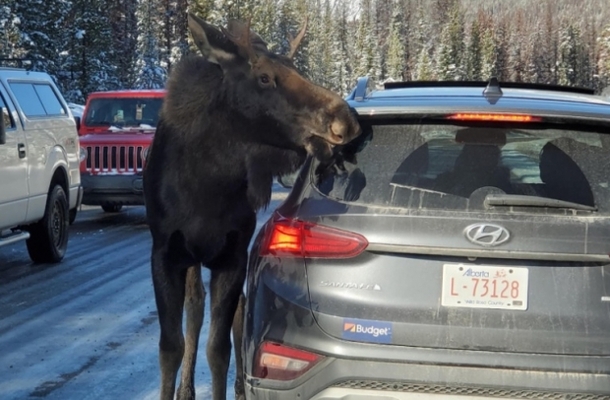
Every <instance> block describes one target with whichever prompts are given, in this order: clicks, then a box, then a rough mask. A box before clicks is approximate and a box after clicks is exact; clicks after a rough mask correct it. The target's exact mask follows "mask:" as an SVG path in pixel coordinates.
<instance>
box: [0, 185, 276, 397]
mask: <svg viewBox="0 0 610 400" xmlns="http://www.w3.org/2000/svg"><path fill="white" fill-rule="evenodd" d="M285 196H286V191H285V190H284V189H281V188H280V187H277V186H276V187H275V188H274V195H273V201H272V203H271V205H270V207H269V209H268V210H267V211H266V212H260V213H259V224H258V225H259V227H260V226H261V225H262V223H264V221H266V220H267V218H268V217H269V215H270V213H271V212H272V210H273V209H275V207H276V206H277V205H278V204H279V202H280V201H281V200H283V199H284V198H285ZM149 257H150V234H149V231H148V227H147V226H146V224H145V216H144V207H127V208H124V210H123V211H122V212H120V213H117V214H107V213H104V212H102V211H101V209H100V208H99V207H86V208H84V209H83V211H81V212H80V213H79V214H78V217H77V219H76V222H75V223H74V225H72V227H71V233H70V243H69V247H68V252H67V254H66V257H65V259H64V261H63V262H62V263H60V264H58V265H33V264H31V262H30V261H29V258H28V255H27V252H26V250H25V243H17V244H15V245H12V246H7V247H3V248H0V399H2V400H13V399H14V400H23V399H28V398H31V399H35V398H43V399H47V400H56V399H62V400H72V399H78V400H90V399H125V400H132V399H157V398H158V392H157V391H158V386H159V368H158V360H157V341H158V332H159V328H158V323H157V313H156V309H155V304H154V297H153V288H152V281H151V278H150V264H149ZM204 283H205V284H206V285H207V284H208V283H209V274H208V273H207V270H204ZM207 304H209V301H206V305H207ZM208 314H209V313H208V312H207V310H206V319H205V322H204V327H203V330H202V334H201V340H200V347H199V348H200V350H199V355H198V361H199V362H198V365H197V373H196V385H197V396H198V398H200V399H206V398H209V396H210V387H211V386H210V373H209V370H208V367H207V360H206V358H205V341H206V337H207V330H208V326H209V325H208V324H209V318H208V317H209V315H208ZM234 374H235V370H234V366H233V365H232V366H231V370H230V377H229V379H230V382H229V384H228V388H229V390H228V393H227V394H228V398H229V399H233V389H232V388H233V382H232V380H233V379H234V376H235V375H234Z"/></svg>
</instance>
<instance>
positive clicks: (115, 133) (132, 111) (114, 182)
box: [78, 90, 165, 212]
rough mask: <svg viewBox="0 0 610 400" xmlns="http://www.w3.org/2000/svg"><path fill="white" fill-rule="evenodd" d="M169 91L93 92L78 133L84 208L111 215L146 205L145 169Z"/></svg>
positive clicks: (89, 97) (88, 100) (88, 98)
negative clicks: (89, 207)
mask: <svg viewBox="0 0 610 400" xmlns="http://www.w3.org/2000/svg"><path fill="white" fill-rule="evenodd" d="M164 95H165V90H117V91H108V92H94V93H91V94H89V96H88V97H87V104H86V105H85V110H84V112H83V116H82V118H81V120H80V126H79V128H78V134H79V136H80V146H81V152H82V153H83V156H85V155H86V157H85V159H84V160H83V161H82V162H81V165H80V172H81V184H82V186H83V189H84V194H83V204H87V205H99V206H102V208H103V209H104V211H106V212H117V211H120V210H121V208H122V207H123V205H143V204H144V197H143V195H142V168H143V167H144V160H145V158H146V152H147V150H148V146H149V145H150V143H151V142H152V138H153V134H154V133H155V129H156V127H157V121H158V120H159V111H160V110H161V104H162V102H163V97H164Z"/></svg>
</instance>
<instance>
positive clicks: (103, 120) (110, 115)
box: [85, 97, 163, 127]
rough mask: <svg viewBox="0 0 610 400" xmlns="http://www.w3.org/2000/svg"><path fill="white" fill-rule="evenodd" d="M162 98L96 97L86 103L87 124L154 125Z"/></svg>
mask: <svg viewBox="0 0 610 400" xmlns="http://www.w3.org/2000/svg"><path fill="white" fill-rule="evenodd" d="M162 103H163V99H162V98H141V97H140V98H119V97H115V98H97V99H91V101H90V102H89V105H88V110H87V115H86V117H85V125H87V126H107V125H114V126H120V127H123V126H140V125H149V126H151V127H156V126H157V122H158V121H159V111H160V110H161V105H162Z"/></svg>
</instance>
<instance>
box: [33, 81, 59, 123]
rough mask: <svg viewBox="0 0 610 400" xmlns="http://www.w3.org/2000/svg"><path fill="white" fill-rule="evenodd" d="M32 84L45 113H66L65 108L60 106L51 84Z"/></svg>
mask: <svg viewBox="0 0 610 400" xmlns="http://www.w3.org/2000/svg"><path fill="white" fill-rule="evenodd" d="M33 86H34V89H35V90H36V93H37V94H38V98H39V99H40V101H41V103H42V106H43V107H44V109H45V112H46V113H47V115H63V114H66V109H65V108H64V107H63V106H62V104H61V102H60V101H59V99H58V98H57V95H56V94H55V91H53V88H52V87H51V85H46V84H35V85H33Z"/></svg>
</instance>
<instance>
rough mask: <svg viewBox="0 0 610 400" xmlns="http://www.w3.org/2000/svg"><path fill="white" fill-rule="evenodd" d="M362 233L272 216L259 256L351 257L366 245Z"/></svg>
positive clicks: (366, 242) (361, 250)
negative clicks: (273, 217)
mask: <svg viewBox="0 0 610 400" xmlns="http://www.w3.org/2000/svg"><path fill="white" fill-rule="evenodd" d="M368 244H369V243H368V241H367V240H366V238H365V237H364V236H362V235H359V234H357V233H353V232H347V231H343V230H340V229H335V228H330V227H327V226H322V225H316V224H313V223H310V222H304V221H299V220H290V219H273V220H272V221H270V222H269V226H267V230H266V234H265V238H264V240H263V243H262V246H261V249H260V255H261V256H267V255H274V256H276V255H277V256H284V257H306V258H351V257H355V256H357V255H358V254H360V253H362V252H363V251H364V249H366V247H367V246H368Z"/></svg>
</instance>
